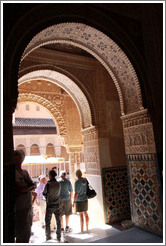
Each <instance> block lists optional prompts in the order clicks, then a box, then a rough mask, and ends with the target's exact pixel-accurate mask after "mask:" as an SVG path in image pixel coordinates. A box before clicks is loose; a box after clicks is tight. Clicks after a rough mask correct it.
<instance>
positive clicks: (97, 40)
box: [22, 22, 143, 115]
mask: <svg viewBox="0 0 166 246" xmlns="http://www.w3.org/2000/svg"><path fill="white" fill-rule="evenodd" d="M50 43H64V44H65V43H66V44H70V45H73V46H77V47H79V48H82V49H84V50H85V51H87V52H88V53H90V54H91V55H93V56H94V57H95V58H96V59H97V60H99V61H100V62H101V64H102V65H103V66H104V67H105V68H106V69H107V71H108V72H109V74H110V75H111V77H112V79H113V81H114V83H115V85H116V88H117V91H118V94H119V99H120V105H121V114H122V115H124V114H127V113H129V112H135V111H138V110H140V109H143V106H142V96H141V90H140V85H139V81H138V78H137V75H136V72H135V70H134V68H133V66H132V64H131V63H130V61H129V59H128V57H127V56H126V55H125V53H124V52H123V51H122V49H121V48H120V47H119V46H118V45H117V44H116V43H115V42H114V41H113V40H112V39H110V38H109V37H108V36H106V35H105V34H104V33H102V32H100V31H98V30H97V29H95V28H93V27H91V26H88V25H86V24H82V23H72V22H71V23H61V24H57V25H54V26H50V27H48V28H46V29H44V30H43V31H41V32H40V33H38V34H37V35H36V36H34V38H33V39H32V40H31V41H30V43H29V44H28V46H27V47H26V49H25V51H24V53H23V55H22V60H23V59H25V57H26V56H27V55H28V54H30V52H32V51H33V50H34V49H36V48H38V47H41V46H43V45H46V44H50Z"/></svg>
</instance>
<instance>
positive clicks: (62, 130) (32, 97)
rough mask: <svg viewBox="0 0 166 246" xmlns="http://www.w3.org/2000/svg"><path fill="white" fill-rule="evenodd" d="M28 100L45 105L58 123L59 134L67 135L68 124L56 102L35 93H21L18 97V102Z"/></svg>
mask: <svg viewBox="0 0 166 246" xmlns="http://www.w3.org/2000/svg"><path fill="white" fill-rule="evenodd" d="M26 101H29V102H35V103H38V104H40V105H42V106H43V107H45V108H46V109H47V110H48V111H49V112H50V114H51V115H52V117H53V119H54V121H55V123H56V126H57V130H58V132H59V134H60V135H61V136H66V133H67V131H66V125H65V122H64V119H63V117H62V115H61V113H60V112H59V110H58V109H57V108H56V107H55V105H54V104H52V103H51V102H50V101H48V100H46V99H45V98H44V97H41V96H38V95H35V94H31V93H20V94H19V97H18V102H26Z"/></svg>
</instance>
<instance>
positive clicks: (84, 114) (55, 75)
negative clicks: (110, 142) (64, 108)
mask: <svg viewBox="0 0 166 246" xmlns="http://www.w3.org/2000/svg"><path fill="white" fill-rule="evenodd" d="M35 79H42V80H49V81H50V82H52V83H55V84H57V85H58V86H60V87H62V88H63V89H64V90H65V91H67V93H68V94H69V95H70V96H71V97H72V99H73V101H74V102H75V104H76V106H77V108H78V112H79V114H80V119H81V123H82V128H83V129H84V128H87V127H91V126H92V116H91V110H90V106H89V103H88V100H87V99H86V97H85V95H84V94H83V92H82V91H81V90H80V88H79V87H78V86H77V85H76V84H75V83H74V81H72V80H71V79H70V78H69V77H67V76H66V75H64V74H62V73H59V72H56V71H53V70H38V71H34V72H31V73H28V74H25V75H24V76H22V77H21V78H20V79H19V84H21V83H24V82H26V81H29V80H35ZM54 107H55V106H54Z"/></svg>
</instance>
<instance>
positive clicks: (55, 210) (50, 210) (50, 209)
mask: <svg viewBox="0 0 166 246" xmlns="http://www.w3.org/2000/svg"><path fill="white" fill-rule="evenodd" d="M52 214H55V218H56V224H57V230H56V234H57V239H61V221H60V204H55V205H49V206H47V207H46V216H45V223H46V237H50V235H51V230H50V222H51V217H52Z"/></svg>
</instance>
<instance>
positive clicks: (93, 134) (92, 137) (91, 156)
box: [82, 127, 100, 175]
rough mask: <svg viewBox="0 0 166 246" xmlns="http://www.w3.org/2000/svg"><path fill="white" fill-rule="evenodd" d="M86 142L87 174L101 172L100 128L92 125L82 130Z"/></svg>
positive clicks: (85, 159)
mask: <svg viewBox="0 0 166 246" xmlns="http://www.w3.org/2000/svg"><path fill="white" fill-rule="evenodd" d="M82 134H83V144H84V162H85V166H86V173H87V174H96V175H99V174H100V168H99V167H100V164H99V146H98V130H97V128H96V127H90V128H87V129H84V130H82Z"/></svg>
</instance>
